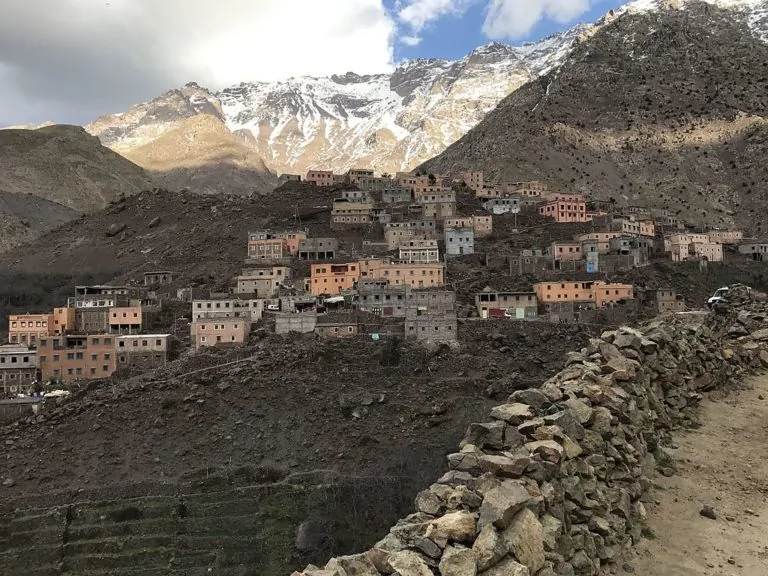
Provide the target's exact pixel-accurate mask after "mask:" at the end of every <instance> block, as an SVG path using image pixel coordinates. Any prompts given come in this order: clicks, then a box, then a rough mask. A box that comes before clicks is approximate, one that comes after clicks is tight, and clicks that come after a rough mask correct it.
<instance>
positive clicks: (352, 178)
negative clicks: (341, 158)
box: [345, 168, 373, 186]
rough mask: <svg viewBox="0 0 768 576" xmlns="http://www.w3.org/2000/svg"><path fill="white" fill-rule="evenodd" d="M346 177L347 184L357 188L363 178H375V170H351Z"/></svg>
mask: <svg viewBox="0 0 768 576" xmlns="http://www.w3.org/2000/svg"><path fill="white" fill-rule="evenodd" d="M345 176H346V183H347V184H350V185H352V186H357V184H358V182H359V180H360V179H361V178H373V170H371V169H369V168H350V169H349V170H347V173H346V175H345Z"/></svg>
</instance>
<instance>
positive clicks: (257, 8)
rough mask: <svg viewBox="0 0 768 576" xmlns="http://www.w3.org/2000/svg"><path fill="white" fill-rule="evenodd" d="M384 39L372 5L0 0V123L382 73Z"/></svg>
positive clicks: (380, 11) (383, 25) (368, 0)
mask: <svg viewBox="0 0 768 576" xmlns="http://www.w3.org/2000/svg"><path fill="white" fill-rule="evenodd" d="M394 33H395V23H394V22H393V20H392V18H391V17H390V16H389V15H388V14H387V11H386V10H385V8H384V6H383V4H382V0H333V1H332V2H326V1H320V0H256V1H254V0H217V1H216V2H210V1H209V0H0V69H2V70H4V72H3V75H4V82H3V83H1V84H0V125H3V124H9V123H15V124H18V123H26V122H36V121H39V120H44V119H47V118H49V117H53V119H55V120H57V121H74V122H85V121H87V120H89V119H92V118H95V117H96V116H98V115H99V114H101V113H104V112H108V111H119V110H123V109H125V108H126V107H127V106H129V105H130V104H133V103H136V102H138V101H142V100H147V99H151V98H153V97H155V96H157V95H159V94H160V93H161V92H162V91H164V90H167V89H169V88H173V87H177V86H180V85H182V84H184V83H185V82H187V81H192V80H194V81H196V82H198V83H200V84H202V85H206V86H209V87H213V88H220V87H224V86H228V85H231V84H235V83H238V82H241V81H248V80H275V79H281V78H286V77H289V76H300V75H314V76H321V75H328V74H334V73H344V72H347V71H355V72H358V73H377V72H384V71H387V70H390V69H391V67H392V43H393V41H394ZM41 106H43V107H44V108H45V109H46V111H48V113H43V114H42V117H41V113H40V107H41Z"/></svg>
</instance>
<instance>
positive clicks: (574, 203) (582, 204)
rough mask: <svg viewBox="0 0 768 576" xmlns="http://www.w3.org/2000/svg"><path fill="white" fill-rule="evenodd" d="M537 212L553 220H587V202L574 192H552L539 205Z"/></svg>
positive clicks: (562, 221) (563, 221)
mask: <svg viewBox="0 0 768 576" xmlns="http://www.w3.org/2000/svg"><path fill="white" fill-rule="evenodd" d="M539 214H541V215H542V216H547V217H549V218H554V220H555V222H559V223H561V224H562V223H566V222H587V221H588V218H587V202H586V201H585V200H584V198H583V197H582V196H578V195H575V194H554V195H552V196H551V197H550V198H549V200H547V201H546V202H544V203H543V204H541V205H540V206H539Z"/></svg>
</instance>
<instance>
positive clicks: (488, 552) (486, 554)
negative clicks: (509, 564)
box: [472, 524, 509, 571]
mask: <svg viewBox="0 0 768 576" xmlns="http://www.w3.org/2000/svg"><path fill="white" fill-rule="evenodd" d="M472 551H473V552H474V554H475V560H476V562H477V569H478V570H481V571H482V570H487V569H488V568H492V567H493V566H495V565H496V564H498V563H499V562H500V561H501V559H502V558H504V556H506V555H507V554H508V553H509V548H507V543H506V542H505V541H504V539H503V538H502V537H501V534H499V532H498V531H497V530H496V528H494V527H493V525H492V524H486V525H485V526H483V528H482V529H481V530H480V534H479V535H478V536H477V539H476V540H475V543H474V544H473V545H472Z"/></svg>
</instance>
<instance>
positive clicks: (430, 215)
mask: <svg viewBox="0 0 768 576" xmlns="http://www.w3.org/2000/svg"><path fill="white" fill-rule="evenodd" d="M416 206H417V207H418V208H419V212H420V214H419V215H420V216H421V218H425V219H428V220H442V219H443V218H450V217H452V216H455V215H456V202H447V201H446V202H437V201H435V202H433V201H431V200H424V199H423V198H422V200H421V201H420V202H419V204H417V205H416Z"/></svg>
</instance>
